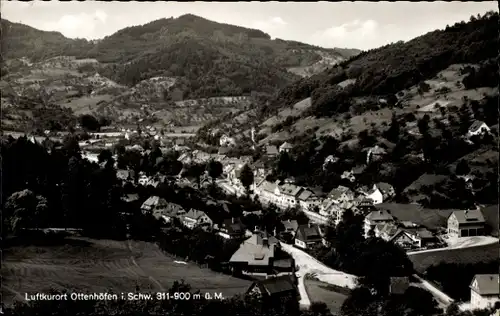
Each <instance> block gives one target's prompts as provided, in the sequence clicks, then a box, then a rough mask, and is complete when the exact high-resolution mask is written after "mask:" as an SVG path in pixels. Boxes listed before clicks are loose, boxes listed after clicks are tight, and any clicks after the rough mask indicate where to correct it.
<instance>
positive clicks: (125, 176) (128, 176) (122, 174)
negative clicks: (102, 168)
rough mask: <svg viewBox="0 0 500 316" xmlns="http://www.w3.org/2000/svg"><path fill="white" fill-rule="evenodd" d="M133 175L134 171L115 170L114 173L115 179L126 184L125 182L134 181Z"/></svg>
mask: <svg viewBox="0 0 500 316" xmlns="http://www.w3.org/2000/svg"><path fill="white" fill-rule="evenodd" d="M134 176H135V173H134V171H131V170H122V169H120V170H117V171H116V178H117V179H119V180H121V181H122V182H127V181H133V180H134Z"/></svg>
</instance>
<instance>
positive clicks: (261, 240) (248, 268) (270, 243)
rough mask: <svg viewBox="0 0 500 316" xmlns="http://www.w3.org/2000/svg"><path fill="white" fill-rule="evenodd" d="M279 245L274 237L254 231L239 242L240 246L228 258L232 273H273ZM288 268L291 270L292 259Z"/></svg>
mask: <svg viewBox="0 0 500 316" xmlns="http://www.w3.org/2000/svg"><path fill="white" fill-rule="evenodd" d="M279 249H280V246H279V241H277V239H276V238H274V239H270V238H268V236H266V235H264V236H262V235H260V234H258V233H255V234H253V235H252V237H250V238H249V239H247V240H245V241H244V242H242V243H241V245H240V247H239V248H238V250H236V252H235V253H234V254H233V255H232V256H231V259H229V264H230V266H231V269H232V271H233V273H235V274H247V275H258V274H264V275H271V274H274V273H275V271H274V268H275V259H277V258H278V256H277V255H278V253H279V251H280V250H279ZM290 264H291V267H289V269H290V270H291V271H290V272H293V260H291V262H288V265H290Z"/></svg>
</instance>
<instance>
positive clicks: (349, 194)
mask: <svg viewBox="0 0 500 316" xmlns="http://www.w3.org/2000/svg"><path fill="white" fill-rule="evenodd" d="M327 198H328V199H330V200H332V201H333V203H335V204H341V203H342V202H346V201H349V200H352V199H354V192H353V191H352V190H351V189H349V188H347V187H345V186H342V185H340V186H338V187H337V188H335V189H333V190H331V191H330V193H328V195H327Z"/></svg>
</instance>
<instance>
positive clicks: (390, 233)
mask: <svg viewBox="0 0 500 316" xmlns="http://www.w3.org/2000/svg"><path fill="white" fill-rule="evenodd" d="M399 230H400V229H399V228H398V226H397V225H396V224H395V223H382V224H377V225H375V228H374V232H375V237H379V238H382V239H383V240H386V241H389V240H391V238H392V237H394V235H396V233H397V232H398V231H399Z"/></svg>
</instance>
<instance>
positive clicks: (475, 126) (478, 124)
mask: <svg viewBox="0 0 500 316" xmlns="http://www.w3.org/2000/svg"><path fill="white" fill-rule="evenodd" d="M483 124H486V123H484V122H483V121H474V123H472V125H471V126H470V127H469V131H470V132H475V131H477V130H478V129H479V128H480V127H481V125H483Z"/></svg>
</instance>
